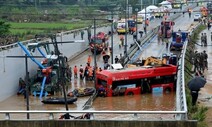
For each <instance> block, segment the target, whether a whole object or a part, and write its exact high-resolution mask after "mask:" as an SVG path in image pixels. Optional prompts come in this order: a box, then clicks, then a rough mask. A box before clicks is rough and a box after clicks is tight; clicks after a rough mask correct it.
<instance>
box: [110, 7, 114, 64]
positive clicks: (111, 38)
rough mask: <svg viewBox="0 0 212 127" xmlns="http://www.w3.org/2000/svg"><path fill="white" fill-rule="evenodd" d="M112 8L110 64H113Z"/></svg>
mask: <svg viewBox="0 0 212 127" xmlns="http://www.w3.org/2000/svg"><path fill="white" fill-rule="evenodd" d="M113 21H114V20H113V10H112V24H111V64H113Z"/></svg>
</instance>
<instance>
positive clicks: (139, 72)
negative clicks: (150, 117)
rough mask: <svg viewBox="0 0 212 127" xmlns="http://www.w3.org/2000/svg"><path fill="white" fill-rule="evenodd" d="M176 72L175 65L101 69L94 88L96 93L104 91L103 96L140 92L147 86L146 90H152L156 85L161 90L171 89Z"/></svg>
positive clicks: (174, 81)
mask: <svg viewBox="0 0 212 127" xmlns="http://www.w3.org/2000/svg"><path fill="white" fill-rule="evenodd" d="M176 72H177V67H176V66H175V65H164V66H154V67H150V66H146V67H145V66H143V67H134V68H126V69H123V70H103V71H101V72H99V73H97V74H96V80H97V81H96V89H97V91H98V93H104V96H107V97H111V96H115V95H135V94H142V93H145V92H147V91H146V89H147V87H148V90H149V91H148V92H153V91H152V90H153V89H154V88H156V87H157V88H158V87H160V88H162V89H163V92H164V91H173V90H174V89H175V83H176ZM146 82H148V86H145V84H146ZM100 90H101V91H100ZM102 90H104V91H105V92H102ZM100 96H101V95H100Z"/></svg>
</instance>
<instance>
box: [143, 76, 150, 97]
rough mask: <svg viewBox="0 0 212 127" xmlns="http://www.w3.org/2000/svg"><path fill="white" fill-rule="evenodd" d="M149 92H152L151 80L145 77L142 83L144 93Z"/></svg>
mask: <svg viewBox="0 0 212 127" xmlns="http://www.w3.org/2000/svg"><path fill="white" fill-rule="evenodd" d="M149 92H150V86H149V80H147V78H145V79H144V80H143V83H142V93H149Z"/></svg>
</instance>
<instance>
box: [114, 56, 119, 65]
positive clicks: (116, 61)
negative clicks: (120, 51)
mask: <svg viewBox="0 0 212 127" xmlns="http://www.w3.org/2000/svg"><path fill="white" fill-rule="evenodd" d="M118 61H119V58H118V56H116V57H115V64H117V63H118Z"/></svg>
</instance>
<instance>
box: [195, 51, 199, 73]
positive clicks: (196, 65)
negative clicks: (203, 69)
mask: <svg viewBox="0 0 212 127" xmlns="http://www.w3.org/2000/svg"><path fill="white" fill-rule="evenodd" d="M197 70H199V55H198V51H195V54H194V72H196V71H197Z"/></svg>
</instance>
